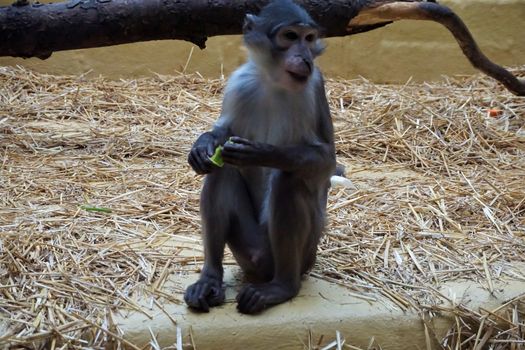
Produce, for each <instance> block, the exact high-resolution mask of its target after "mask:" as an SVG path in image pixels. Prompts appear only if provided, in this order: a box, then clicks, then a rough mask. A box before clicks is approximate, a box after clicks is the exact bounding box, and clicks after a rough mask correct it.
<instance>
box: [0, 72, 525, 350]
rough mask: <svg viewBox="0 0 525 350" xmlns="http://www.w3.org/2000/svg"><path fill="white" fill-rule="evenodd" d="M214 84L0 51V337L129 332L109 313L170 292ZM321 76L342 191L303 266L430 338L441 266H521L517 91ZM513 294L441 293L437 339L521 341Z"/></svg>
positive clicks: (524, 169)
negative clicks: (441, 332) (470, 298)
mask: <svg viewBox="0 0 525 350" xmlns="http://www.w3.org/2000/svg"><path fill="white" fill-rule="evenodd" d="M514 72H515V73H516V74H518V75H521V76H523V75H524V74H525V68H521V69H516V70H515V71H514ZM223 87H224V82H223V81H220V80H204V79H202V78H199V77H196V76H157V77H155V78H150V79H141V80H120V81H109V80H105V79H103V78H97V79H86V78H84V77H82V76H73V77H58V76H49V75H45V74H37V73H34V72H31V71H28V70H25V69H23V68H7V67H4V68H1V67H0V145H1V148H0V193H1V194H0V310H1V314H0V346H2V344H3V345H6V344H10V345H11V346H13V347H18V346H20V347H22V346H27V347H30V348H36V347H46V348H51V349H54V348H68V347H75V348H81V347H96V348H103V347H107V348H110V347H120V346H123V345H126V346H127V347H129V348H134V347H135V346H134V345H133V344H129V343H127V342H126V341H125V340H124V336H123V335H122V334H121V332H120V330H119V329H117V327H116V326H115V325H114V323H113V321H112V314H113V312H114V311H115V310H117V309H119V308H128V309H134V310H138V311H140V312H143V313H144V314H146V315H148V311H147V310H144V309H143V308H141V307H140V306H139V303H138V302H137V299H138V298H140V297H146V298H149V300H151V302H152V303H155V304H157V305H161V304H162V300H166V299H168V300H171V301H176V300H178V299H180V293H182V290H181V288H172V287H170V288H168V287H165V286H164V282H165V281H166V279H167V278H168V277H169V276H170V275H173V274H181V273H186V272H188V271H195V270H196V269H198V268H199V267H200V266H201V262H202V253H201V248H200V237H199V216H198V194H199V189H200V186H201V182H202V178H201V177H199V176H195V175H194V173H192V172H191V171H190V168H189V166H188V165H187V163H186V154H187V152H188V149H189V148H190V146H191V144H192V142H193V141H194V140H195V138H196V137H197V135H199V133H201V132H202V131H204V130H206V129H208V128H209V127H210V125H211V123H212V122H213V120H214V119H215V118H216V116H217V114H218V112H219V109H220V104H221V95H222V90H223ZM327 92H328V96H329V100H330V105H331V109H332V112H333V117H334V122H335V126H336V140H337V150H338V159H339V161H340V162H341V163H343V164H345V165H346V166H347V175H348V177H349V178H350V179H351V180H352V182H353V183H354V184H355V185H356V187H357V190H348V189H341V188H338V189H332V190H331V192H330V202H329V208H328V213H329V216H328V228H327V232H326V235H325V236H324V238H323V240H322V243H321V246H320V247H319V258H318V262H317V264H316V266H315V268H314V271H313V272H312V274H313V275H315V276H318V277H320V278H323V279H326V280H328V281H331V282H334V283H338V284H342V285H344V286H347V287H348V288H349V289H350V290H351V293H353V294H354V295H356V296H359V297H361V298H363V299H365V300H378V301H380V302H383V303H385V304H387V305H389V306H390V307H392V308H400V309H402V310H411V311H414V312H420V313H421V314H422V317H423V319H424V320H425V321H426V322H427V325H428V327H427V328H426V332H427V333H426V334H427V336H428V337H429V338H432V337H433V336H434V335H433V332H432V329H431V324H430V322H428V321H427V320H428V319H429V317H430V316H432V315H434V314H437V313H439V312H441V311H444V310H443V309H444V307H443V306H442V305H445V304H443V301H444V299H445V298H446V297H445V296H443V295H441V294H440V293H439V292H438V290H439V286H441V285H442V284H443V283H445V282H447V281H452V280H457V279H469V280H471V281H473V282H474V283H478V284H481V285H482V286H483V287H484V288H486V289H487V290H492V289H493V288H494V285H495V283H496V282H497V281H499V280H501V279H508V278H514V279H520V280H525V276H523V274H522V270H521V271H520V270H519V269H518V268H517V266H518V265H519V263H524V262H525V233H524V232H525V216H524V213H525V186H524V179H525V99H524V98H519V97H515V96H513V95H511V94H509V93H508V92H507V91H505V90H503V89H502V88H501V87H500V86H499V85H497V84H496V83H494V82H493V81H492V80H490V79H488V78H485V77H481V76H475V77H462V78H446V79H444V81H442V82H439V83H433V84H413V83H407V84H406V85H403V86H387V85H375V84H372V83H370V82H368V81H366V80H363V79H361V80H353V81H343V80H329V81H328V83H327ZM489 110H491V111H489ZM228 261H231V257H229V258H228ZM522 266H523V265H522ZM524 302H525V298H524V297H522V298H516V299H515V300H509V301H508V303H506V304H505V305H502V306H501V307H500V308H498V309H497V310H469V309H468V308H466V307H464V306H462V305H458V306H457V307H455V308H451V309H449V310H448V311H452V312H453V315H454V316H455V318H456V325H455V326H454V328H453V329H451V330H450V332H449V334H448V335H447V337H446V338H445V339H439V341H440V342H442V344H443V345H444V346H445V347H446V348H450V349H482V348H487V347H488V346H490V347H491V348H492V349H520V348H522V347H523V346H524V342H525V340H524V328H525V326H524V319H525V314H524V313H525V310H524V309H525V307H524ZM173 322H176V320H173ZM334 331H335V330H334ZM154 343H155V342H152V344H154ZM429 343H430V339H429ZM152 346H154V345H152ZM343 346H345V347H347V346H349V348H355V347H354V346H352V345H351V344H350V343H348V344H344V345H343ZM135 348H136V347H135Z"/></svg>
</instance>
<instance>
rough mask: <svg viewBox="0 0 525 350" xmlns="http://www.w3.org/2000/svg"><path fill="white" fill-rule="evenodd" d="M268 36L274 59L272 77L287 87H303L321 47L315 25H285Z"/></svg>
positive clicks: (310, 74) (294, 88)
mask: <svg viewBox="0 0 525 350" xmlns="http://www.w3.org/2000/svg"><path fill="white" fill-rule="evenodd" d="M270 39H271V41H272V44H273V45H272V46H273V48H272V53H273V54H272V57H273V58H274V67H273V69H272V70H273V74H272V75H273V77H272V78H273V79H275V82H276V83H277V84H278V85H280V86H281V87H283V88H285V89H286V90H290V91H299V90H302V89H304V87H305V86H306V85H307V83H308V81H309V79H310V77H311V76H312V73H313V71H314V59H315V57H316V56H318V55H319V54H320V53H321V52H322V50H323V47H322V44H321V43H320V40H319V32H318V30H317V28H313V27H310V26H306V25H300V24H299V25H291V26H284V27H281V28H279V29H278V30H277V31H276V33H275V34H274V35H273V36H272V37H270Z"/></svg>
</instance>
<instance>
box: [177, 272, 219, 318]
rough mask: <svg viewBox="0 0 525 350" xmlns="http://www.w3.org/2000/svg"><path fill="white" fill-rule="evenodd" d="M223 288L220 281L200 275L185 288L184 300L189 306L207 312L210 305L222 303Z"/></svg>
mask: <svg viewBox="0 0 525 350" xmlns="http://www.w3.org/2000/svg"><path fill="white" fill-rule="evenodd" d="M224 298H225V295H224V290H223V289H222V283H221V281H218V280H216V279H212V278H209V277H201V278H200V279H199V280H198V281H197V282H195V283H194V284H192V285H191V286H189V287H188V288H187V289H186V293H184V301H185V302H186V304H188V306H189V307H191V308H194V309H196V310H199V311H203V312H209V311H210V307H214V306H219V305H221V304H222V303H224Z"/></svg>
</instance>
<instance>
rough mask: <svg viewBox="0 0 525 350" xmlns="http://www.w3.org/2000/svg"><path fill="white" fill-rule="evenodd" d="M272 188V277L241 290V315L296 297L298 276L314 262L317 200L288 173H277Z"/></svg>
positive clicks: (318, 228)
mask: <svg viewBox="0 0 525 350" xmlns="http://www.w3.org/2000/svg"><path fill="white" fill-rule="evenodd" d="M271 186H272V188H271V197H270V201H269V204H268V205H269V208H268V210H269V218H268V226H269V235H270V242H271V248H272V252H273V259H274V264H275V266H274V276H273V279H272V280H271V281H270V282H268V283H263V284H250V285H247V286H246V287H245V288H244V289H243V290H241V292H240V293H239V295H238V296H237V302H238V305H237V308H238V310H239V311H240V312H242V313H247V314H252V313H257V312H259V311H261V310H263V309H265V308H267V307H269V306H272V305H276V304H280V303H282V302H284V301H286V300H289V299H291V298H292V297H294V296H295V295H297V293H298V292H299V288H300V285H301V281H300V279H301V274H302V273H303V272H304V270H305V269H306V268H307V267H309V266H310V265H311V264H312V263H313V260H315V249H314V250H313V251H312V247H316V244H317V241H318V239H319V236H320V231H321V227H322V215H321V214H320V211H319V201H318V200H317V199H316V198H315V196H314V195H312V194H311V191H310V190H309V189H307V188H306V186H305V184H304V182H303V180H302V179H300V178H297V177H295V176H294V175H293V174H291V173H285V172H281V171H276V176H274V177H273V179H272V184H271ZM312 254H313V256H312ZM307 265H308V266H307Z"/></svg>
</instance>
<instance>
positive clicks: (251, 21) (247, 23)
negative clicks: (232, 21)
mask: <svg viewBox="0 0 525 350" xmlns="http://www.w3.org/2000/svg"><path fill="white" fill-rule="evenodd" d="M257 19H258V18H257V16H255V15H251V14H247V15H246V17H245V18H244V25H243V26H242V31H243V33H248V32H251V31H252V30H253V28H254V27H255V26H256V25H257Z"/></svg>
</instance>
